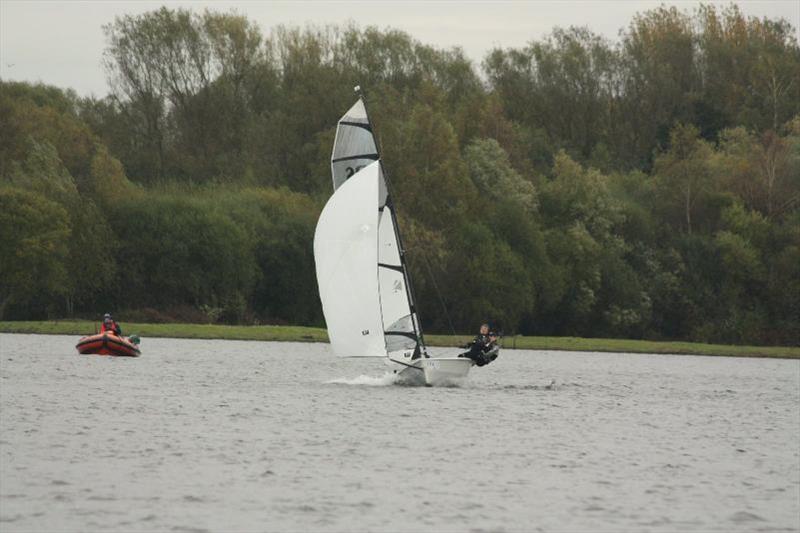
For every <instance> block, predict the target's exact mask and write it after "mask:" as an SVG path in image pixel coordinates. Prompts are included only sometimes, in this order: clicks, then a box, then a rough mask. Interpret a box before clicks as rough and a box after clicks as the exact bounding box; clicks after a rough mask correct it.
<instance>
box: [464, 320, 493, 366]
mask: <svg viewBox="0 0 800 533" xmlns="http://www.w3.org/2000/svg"><path fill="white" fill-rule="evenodd" d="M497 340H498V335H497V333H496V332H494V331H489V324H486V323H484V324H481V329H480V331H479V333H478V334H477V335H476V336H475V338H474V339H472V341H470V342H469V343H467V344H466V345H465V346H464V348H467V351H466V352H464V353H462V354H460V355H459V357H465V358H467V359H472V361H474V362H475V364H476V365H478V366H484V365H488V364H489V363H491V362H492V361H494V360H495V359H497V355H498V354H499V353H500V346H499V345H498V344H497Z"/></svg>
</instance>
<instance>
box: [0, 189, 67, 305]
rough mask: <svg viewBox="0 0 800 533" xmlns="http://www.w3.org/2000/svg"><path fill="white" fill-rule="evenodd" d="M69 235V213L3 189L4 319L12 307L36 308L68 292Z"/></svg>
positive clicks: (0, 274)
mask: <svg viewBox="0 0 800 533" xmlns="http://www.w3.org/2000/svg"><path fill="white" fill-rule="evenodd" d="M69 235H70V225H69V219H68V217H67V213H66V211H65V210H64V209H63V208H62V207H61V206H59V205H58V204H57V203H55V202H53V201H50V200H48V199H47V198H45V197H44V196H42V195H40V194H37V193H34V192H29V191H24V190H20V189H17V188H13V187H6V186H3V187H0V318H2V317H3V315H4V312H5V310H6V309H7V308H8V306H9V305H19V306H22V307H24V306H26V305H33V306H34V307H35V306H36V303H37V300H40V299H41V298H42V297H45V298H46V297H47V296H48V295H53V294H55V295H58V294H61V293H63V291H64V284H65V282H66V281H67V271H66V268H65V265H64V260H65V259H66V257H67V253H68V252H67V239H68V238H69ZM36 314H37V315H38V314H39V313H36Z"/></svg>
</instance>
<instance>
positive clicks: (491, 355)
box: [478, 331, 500, 366]
mask: <svg viewBox="0 0 800 533" xmlns="http://www.w3.org/2000/svg"><path fill="white" fill-rule="evenodd" d="M499 338H500V336H499V335H498V334H497V333H496V332H494V331H491V332H489V342H487V343H486V345H484V347H483V353H482V354H481V355H482V356H483V361H484V363H483V365H488V364H489V363H491V362H492V361H494V360H495V359H497V356H498V354H499V353H500V345H499V344H497V341H498V340H499ZM483 365H482V364H480V363H478V366H483Z"/></svg>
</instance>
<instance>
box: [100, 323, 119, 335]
mask: <svg viewBox="0 0 800 533" xmlns="http://www.w3.org/2000/svg"><path fill="white" fill-rule="evenodd" d="M106 331H110V332H111V333H116V334H119V332H120V328H119V325H118V324H117V323H116V322H114V321H113V320H112V321H111V322H109V323H108V327H106V323H105V322H103V325H102V326H100V333H103V332H106Z"/></svg>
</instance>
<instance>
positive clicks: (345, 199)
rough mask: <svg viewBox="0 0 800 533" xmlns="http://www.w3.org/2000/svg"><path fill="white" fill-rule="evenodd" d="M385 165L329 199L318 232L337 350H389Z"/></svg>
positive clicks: (364, 353)
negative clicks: (383, 297)
mask: <svg viewBox="0 0 800 533" xmlns="http://www.w3.org/2000/svg"><path fill="white" fill-rule="evenodd" d="M379 173H380V165H379V164H378V163H373V164H372V165H370V166H368V167H367V168H365V169H364V170H362V171H361V172H358V173H357V174H355V175H354V176H353V177H352V178H351V179H348V180H347V181H346V182H345V183H343V184H342V185H341V186H340V187H339V188H338V189H337V190H336V192H335V193H334V194H333V196H331V198H330V199H329V200H328V203H327V204H326V205H325V208H324V209H323V210H322V214H321V215H320V217H319V221H318V222H317V229H316V232H315V234H314V259H315V261H316V267H317V283H318V285H319V295H320V299H321V300H322V311H323V313H324V315H325V322H326V323H327V326H328V337H329V338H330V342H331V346H332V348H333V352H334V353H335V354H336V355H339V356H342V357H348V356H349V357H375V356H386V355H387V353H386V343H385V339H384V334H383V324H382V321H381V308H380V297H379V288H378V246H377V243H378V221H379V215H380V212H379V211H378V196H379V186H378V182H379V178H380V176H379Z"/></svg>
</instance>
